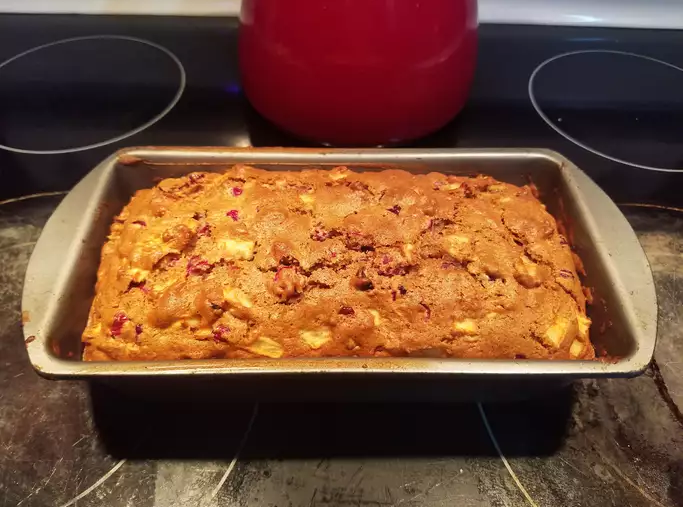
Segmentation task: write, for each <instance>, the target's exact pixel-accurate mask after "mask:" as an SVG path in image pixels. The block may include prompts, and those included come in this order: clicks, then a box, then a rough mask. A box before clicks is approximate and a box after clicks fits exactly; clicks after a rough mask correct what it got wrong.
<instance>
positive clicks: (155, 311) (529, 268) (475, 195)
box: [83, 165, 594, 360]
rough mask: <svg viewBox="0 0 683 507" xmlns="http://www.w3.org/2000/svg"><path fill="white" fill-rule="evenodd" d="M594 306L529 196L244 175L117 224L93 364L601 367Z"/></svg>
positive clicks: (171, 188) (90, 350) (144, 195)
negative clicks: (480, 362)
mask: <svg viewBox="0 0 683 507" xmlns="http://www.w3.org/2000/svg"><path fill="white" fill-rule="evenodd" d="M585 306H586V301H585V297H584V294H583V292H582V287H581V283H580V280H579V277H578V276H577V272H576V268H575V265H574V261H573V258H572V252H571V250H570V248H569V245H568V244H567V241H566V240H565V238H564V237H563V236H562V235H561V234H560V233H559V232H558V229H557V224H556V222H555V220H554V218H553V217H552V216H551V215H550V214H549V213H548V212H547V211H546V210H545V207H544V206H543V204H541V202H540V201H539V200H538V199H537V197H536V196H535V195H534V191H533V188H531V187H529V186H524V187H518V186H515V185H511V184H507V183H502V182H499V181H496V180H494V179H493V178H490V177H486V176H480V177H476V178H470V177H461V176H446V175H443V174H439V173H431V174H426V175H414V174H411V173H408V172H405V171H399V170H385V171H381V172H362V173H356V172H352V171H349V170H348V169H346V168H345V167H337V168H335V169H332V170H316V169H311V170H303V171H299V172H293V171H282V172H276V171H266V170H260V169H255V168H252V167H248V166H243V165H238V166H234V167H232V168H230V169H228V170H227V171H225V172H224V173H223V174H217V173H193V174H189V175H187V176H185V177H182V178H175V179H166V180H163V181H161V182H160V183H159V184H158V185H157V186H156V187H154V188H151V189H146V190H140V191H138V192H137V193H136V194H135V196H134V197H133V199H132V200H131V201H130V203H129V204H128V205H127V206H126V207H125V208H124V209H123V211H122V212H121V213H120V214H119V215H118V217H116V219H115V221H114V224H113V225H112V228H111V234H110V235H109V238H108V241H107V242H106V244H105V245H104V248H103V250H102V261H101V264H100V267H99V270H98V281H97V287H96V295H95V299H94V302H93V305H92V308H91V312H90V317H89V320H88V325H87V328H86V330H85V332H84V334H83V342H84V344H85V348H84V354H83V356H84V358H85V359H86V360H154V359H183V358H196V359H199V358H253V357H270V358H279V357H301V356H307V357H311V356H428V357H465V358H509V359H515V358H516V359H523V358H529V359H531V358H546V359H589V358H593V357H594V351H593V347H592V346H591V344H590V341H589V337H588V328H589V325H590V320H589V319H588V318H587V317H586V312H585Z"/></svg>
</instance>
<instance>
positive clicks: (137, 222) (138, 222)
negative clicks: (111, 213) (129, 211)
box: [133, 220, 147, 227]
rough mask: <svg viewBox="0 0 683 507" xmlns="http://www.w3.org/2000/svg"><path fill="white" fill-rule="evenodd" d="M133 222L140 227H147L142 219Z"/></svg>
mask: <svg viewBox="0 0 683 507" xmlns="http://www.w3.org/2000/svg"><path fill="white" fill-rule="evenodd" d="M133 223H134V224H135V225H139V226H141V227H147V222H145V221H144V220H134V221H133Z"/></svg>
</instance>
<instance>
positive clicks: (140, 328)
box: [135, 324, 142, 334]
mask: <svg viewBox="0 0 683 507" xmlns="http://www.w3.org/2000/svg"><path fill="white" fill-rule="evenodd" d="M135 334H142V324H138V325H136V326H135Z"/></svg>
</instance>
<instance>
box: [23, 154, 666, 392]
mask: <svg viewBox="0 0 683 507" xmlns="http://www.w3.org/2000/svg"><path fill="white" fill-rule="evenodd" d="M235 163H247V164H251V165H255V166H258V167H262V168H266V169H279V170H283V169H286V170H298V169H300V168H303V167H311V166H313V167H332V166H336V165H346V166H348V167H350V168H352V169H355V170H370V171H373V170H381V169H384V168H387V167H396V168H401V169H406V170H409V171H413V172H431V171H439V172H443V173H447V174H449V173H450V174H471V175H474V174H480V173H483V174H489V175H491V176H493V177H495V178H497V179H499V180H502V181H507V182H510V183H515V184H525V183H527V182H528V181H529V180H531V181H533V183H534V184H535V185H536V186H537V187H538V189H539V190H540V192H541V199H542V200H543V202H544V203H545V204H546V206H547V207H548V210H549V211H550V212H551V213H552V214H553V215H554V216H555V217H556V218H557V219H558V220H560V221H562V222H563V223H564V224H565V225H566V227H567V228H568V229H569V231H570V241H571V243H572V246H573V248H574V249H575V250H576V252H577V253H578V254H579V255H580V257H581V258H582V259H583V262H584V265H585V270H586V276H585V279H584V285H585V286H587V287H590V288H591V289H592V290H593V293H594V304H592V305H591V306H590V307H589V316H590V317H591V318H592V319H593V326H592V330H591V339H592V340H593V343H594V344H595V346H596V348H597V350H598V351H602V352H603V353H604V354H606V355H607V357H609V358H611V359H610V360H606V361H527V360H468V359H431V358H389V359H386V358H382V359H380V358H344V359H339V358H319V359H267V358H264V359H258V360H199V361H194V360H192V361H191V360H182V361H159V362H99V363H98V362H84V361H82V360H81V359H80V351H81V344H80V336H81V333H82V331H83V329H84V327H85V322H86V319H87V315H88V310H89V307H90V304H91V302H92V298H93V291H94V286H95V279H96V271H97V266H98V263H99V259H100V250H101V247H102V244H103V243H104V241H105V238H106V236H107V234H108V231H109V227H110V224H111V222H112V220H113V217H114V216H115V215H116V214H117V213H118V212H119V211H120V210H121V208H122V207H123V206H124V205H125V204H126V203H127V202H128V201H129V199H130V198H131V196H132V195H133V193H134V192H135V191H136V190H138V189H141V188H146V187H151V186H153V185H154V184H155V183H156V182H157V181H158V180H159V179H160V178H166V177H173V176H180V175H183V174H186V173H189V172H192V171H197V170H202V171H222V170H224V169H225V168H226V167H228V166H230V165H231V164H235ZM22 305H23V311H24V318H25V320H26V322H25V325H24V335H25V338H26V343H27V348H28V353H29V357H30V360H31V363H32V364H33V366H34V368H35V369H36V370H37V371H38V373H40V374H41V375H43V376H45V377H48V378H53V379H65V378H107V379H109V380H124V379H129V382H131V381H133V382H132V383H133V384H136V383H139V382H140V379H137V380H135V378H132V379H131V377H141V376H143V377H148V380H154V382H156V383H157V384H158V385H161V386H163V385H165V384H164V383H166V385H168V384H167V382H168V381H169V379H168V377H173V378H175V379H177V380H178V381H179V380H180V377H183V379H184V380H183V381H187V377H193V378H194V379H204V380H211V381H212V382H213V381H215V380H218V378H221V379H234V380H239V382H240V383H241V385H246V384H244V382H246V381H247V380H249V381H254V382H256V383H258V382H261V383H262V384H263V385H266V386H271V387H272V385H273V382H271V380H274V377H278V378H280V379H282V380H286V379H298V381H303V382H305V383H307V384H306V385H308V386H311V385H312V384H317V382H309V380H312V377H316V378H317V379H319V380H323V379H325V378H334V379H336V381H339V382H341V384H342V385H343V384H344V383H345V382H349V384H348V385H351V383H353V382H356V383H358V385H359V386H363V388H366V387H367V386H368V385H370V384H371V382H372V381H373V380H374V379H380V378H381V379H383V380H384V381H386V382H388V384H387V385H394V386H398V385H401V384H406V385H414V384H413V382H414V381H420V380H425V379H429V380H438V381H439V382H444V381H446V380H450V381H455V382H456V385H457V383H458V382H460V383H461V384H463V385H464V384H467V383H468V382H469V383H470V385H471V384H472V382H475V383H477V382H481V381H485V382H486V383H488V384H487V385H490V386H493V388H494V389H495V386H500V385H503V384H505V383H506V382H509V381H510V380H511V379H513V378H514V379H518V380H523V381H524V382H525V384H526V385H540V384H543V383H545V382H546V381H549V380H551V379H554V380H560V381H565V382H566V381H568V380H570V379H573V378H581V377H620V376H633V375H637V374H638V373H640V372H642V371H643V370H644V368H645V367H646V366H647V364H648V363H649V361H650V359H651V358H652V354H653V351H654V346H655V338H656V326H657V303H656V296H655V289H654V283H653V278H652V274H651V271H650V267H649V264H648V262H647V259H646V257H645V254H644V252H643V250H642V248H641V246H640V243H639V242H638V239H637V238H636V235H635V233H634V232H633V230H632V229H631V227H630V225H629V224H628V222H627V221H626V219H625V218H624V216H623V215H622V214H621V212H620V211H619V209H618V208H617V207H616V206H615V204H614V203H613V202H612V201H611V200H610V199H609V197H607V195H606V194H605V193H604V192H603V191H602V190H600V188H598V186H597V185H596V184H595V183H593V181H591V180H590V179H589V178H588V177H587V176H586V175H585V174H584V173H583V172H581V171H580V170H579V169H577V168H576V167H575V166H574V165H573V164H572V163H571V162H569V161H568V160H567V159H565V158H563V157H562V156H560V155H559V154H557V153H554V152H551V151H548V150H540V149H475V150H456V149H445V150H416V149H400V150H399V149H396V150H393V149H391V150H390V149H372V150H350V149H343V150H342V149H278V148H270V149H255V148H254V149H233V148H162V147H149V148H133V149H127V150H123V151H120V152H118V153H116V154H114V155H112V156H111V157H110V158H108V159H107V160H105V161H104V162H102V163H101V164H100V165H99V166H98V167H96V168H95V169H94V170H93V171H92V172H91V173H90V174H88V175H87V176H86V177H85V178H84V179H83V180H82V181H81V182H80V183H79V184H78V185H77V186H76V187H75V188H74V189H73V190H72V191H71V193H69V195H68V196H67V197H66V198H65V199H64V200H63V201H62V203H61V204H60V205H59V207H58V208H57V210H56V211H55V212H54V214H53V216H52V217H51V218H50V220H49V221H48V223H47V225H46V226H45V229H44V231H43V233H42V235H41V237H40V240H39V241H38V244H37V245H36V248H35V250H34V252H33V255H32V257H31V260H30V263H29V266H28V271H27V274H26V280H25V285H24V293H23V301H22ZM149 377H151V378H149ZM164 379H166V380H164ZM409 379H410V380H409ZM399 380H400V381H399ZM406 381H408V382H406ZM177 383H178V382H176V384H177ZM477 385H481V384H477Z"/></svg>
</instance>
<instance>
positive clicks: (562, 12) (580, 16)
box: [0, 0, 683, 29]
mask: <svg viewBox="0 0 683 507" xmlns="http://www.w3.org/2000/svg"><path fill="white" fill-rule="evenodd" d="M239 7H240V0H142V1H141V0H0V12H8V13H9V12H11V13H22V12H23V13H78V14H157V15H184V16H234V15H236V14H238V13H239ZM479 19H480V21H481V22H482V23H501V24H533V25H570V26H609V27H628V28H672V29H680V28H683V2H682V1H681V0H599V1H596V0H479Z"/></svg>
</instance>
